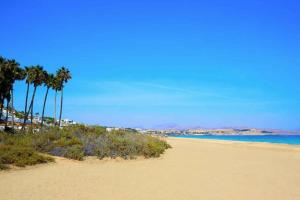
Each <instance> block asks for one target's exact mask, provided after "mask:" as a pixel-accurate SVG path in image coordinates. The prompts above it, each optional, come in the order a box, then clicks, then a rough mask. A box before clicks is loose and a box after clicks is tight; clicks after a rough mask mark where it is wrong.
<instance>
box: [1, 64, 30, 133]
mask: <svg viewBox="0 0 300 200" xmlns="http://www.w3.org/2000/svg"><path fill="white" fill-rule="evenodd" d="M3 69H4V76H5V81H6V86H7V91H6V98H7V99H6V100H7V106H6V107H7V113H8V105H9V103H10V100H11V113H12V126H13V129H14V102H13V91H14V87H13V86H14V83H15V81H17V80H23V79H24V78H25V71H24V70H23V69H22V68H21V67H20V64H19V63H17V62H16V61H15V60H14V59H12V60H7V61H6V63H5V65H4V68H3ZM7 116H8V115H7ZM7 119H8V117H6V121H7ZM6 126H7V122H6Z"/></svg>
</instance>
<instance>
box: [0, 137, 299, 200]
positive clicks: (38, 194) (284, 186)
mask: <svg viewBox="0 0 300 200" xmlns="http://www.w3.org/2000/svg"><path fill="white" fill-rule="evenodd" d="M168 142H169V143H170V144H171V145H172V146H173V148H172V149H169V150H167V151H166V153H165V154H164V155H163V156H162V157H161V158H157V159H137V160H129V161H124V160H104V161H100V160H97V159H93V158H89V159H87V160H86V161H83V162H80V161H71V160H67V159H63V158H57V159H56V163H53V164H47V165H39V166H35V167H29V168H26V169H20V170H10V171H8V172H1V173H0V199H1V200H2V199H3V200H41V199H42V200H58V199H63V200H77V199H82V200H96V199H97V200H98V199H105V200H119V199H120V200H126V199H128V200H148V199H149V200H156V199H163V200H177V199H178V200H194V199H195V200H196V199H197V200H199V199H205V200H223V199H224V200H254V199H255V200H297V199H300V188H299V186H300V170H299V169H300V168H299V166H300V148H298V147H292V146H287V145H286V146H285V145H274V144H257V143H241V142H225V141H224V142H222V141H205V140H196V139H175V138H174V139H168Z"/></svg>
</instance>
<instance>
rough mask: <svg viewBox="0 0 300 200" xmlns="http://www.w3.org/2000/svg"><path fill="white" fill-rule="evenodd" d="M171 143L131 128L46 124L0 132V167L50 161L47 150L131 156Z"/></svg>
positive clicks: (78, 156)
mask: <svg viewBox="0 0 300 200" xmlns="http://www.w3.org/2000/svg"><path fill="white" fill-rule="evenodd" d="M168 148H170V145H169V144H167V143H166V142H165V141H163V140H161V139H160V138H157V137H153V136H149V135H142V134H139V133H136V132H133V131H124V130H120V131H111V132H107V131H106V129H105V128H104V127H100V126H95V127H86V126H70V127H65V128H63V129H58V128H49V129H47V130H45V131H43V133H18V134H14V135H11V134H8V133H4V132H0V169H6V168H7V164H11V165H16V166H21V167H23V166H26V165H34V164H38V163H45V162H51V161H53V159H51V158H49V157H47V156H44V155H41V154H40V153H46V154H50V155H53V156H61V157H66V158H69V159H75V160H83V159H84V157H85V156H97V157H98V158H99V159H103V158H105V157H111V158H116V157H122V158H124V159H133V158H136V157H137V156H144V157H145V158H150V157H159V156H160V155H161V154H163V153H164V151H165V150H166V149H168Z"/></svg>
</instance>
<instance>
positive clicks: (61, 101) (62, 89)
mask: <svg viewBox="0 0 300 200" xmlns="http://www.w3.org/2000/svg"><path fill="white" fill-rule="evenodd" d="M63 98H64V88H61V96H60V114H59V127H60V125H61V116H62V109H63Z"/></svg>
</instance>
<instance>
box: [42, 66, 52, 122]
mask: <svg viewBox="0 0 300 200" xmlns="http://www.w3.org/2000/svg"><path fill="white" fill-rule="evenodd" d="M44 76H45V78H44V85H45V86H46V88H47V89H46V94H45V98H44V105H43V112H42V123H41V127H43V124H44V114H45V107H46V101H47V97H48V92H49V89H50V88H52V87H53V84H54V81H55V79H54V75H53V74H48V73H47V72H46V71H44Z"/></svg>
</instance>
